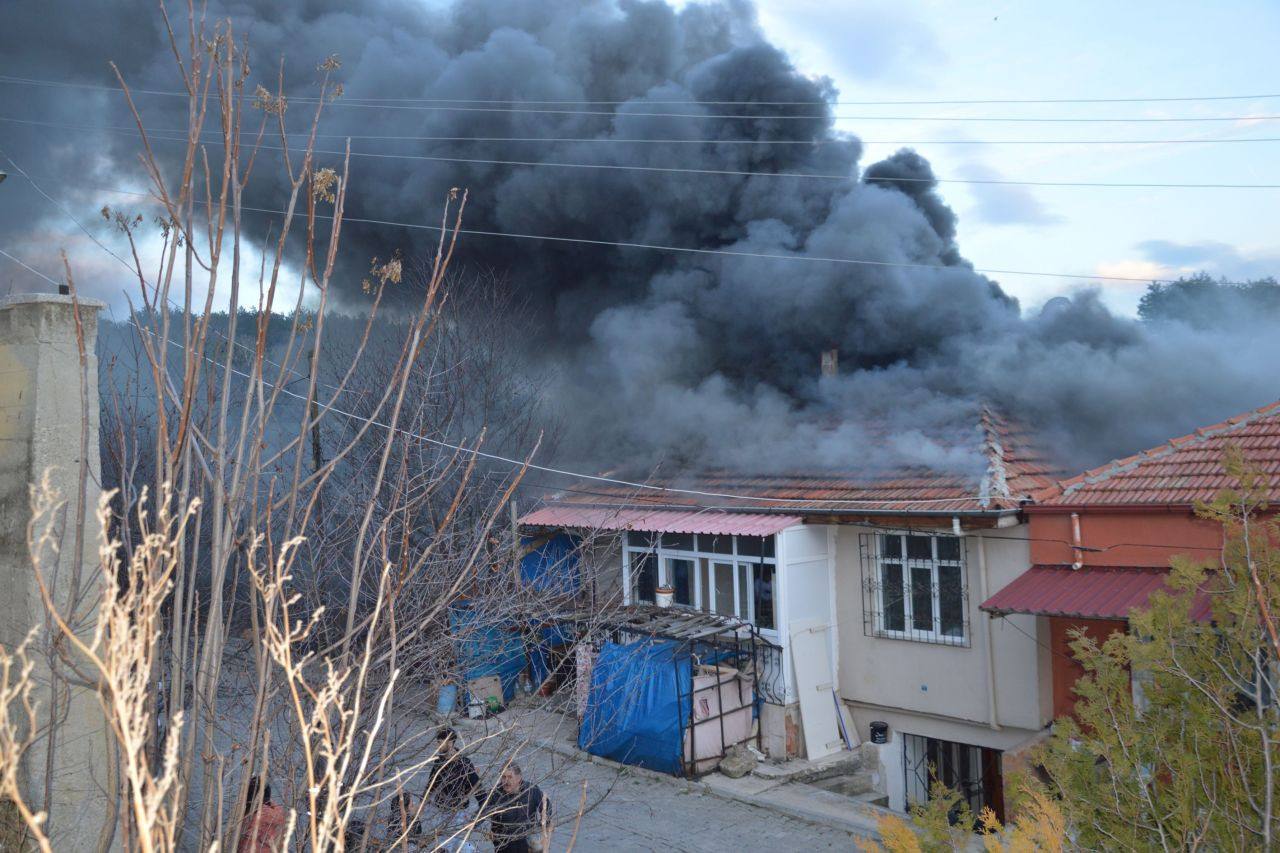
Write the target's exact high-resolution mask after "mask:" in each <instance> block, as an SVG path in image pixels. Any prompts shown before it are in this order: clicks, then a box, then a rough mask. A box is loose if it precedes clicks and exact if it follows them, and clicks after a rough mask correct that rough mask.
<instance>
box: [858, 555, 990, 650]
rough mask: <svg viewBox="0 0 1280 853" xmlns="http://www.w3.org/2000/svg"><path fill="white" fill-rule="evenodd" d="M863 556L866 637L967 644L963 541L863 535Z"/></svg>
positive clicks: (967, 603) (966, 592)
mask: <svg viewBox="0 0 1280 853" xmlns="http://www.w3.org/2000/svg"><path fill="white" fill-rule="evenodd" d="M862 555H863V559H862V571H863V578H862V580H863V626H864V630H865V633H867V634H868V635H871V636H881V637H895V638H898V639H904V640H918V641H920V642H926V643H943V644H947V645H968V643H969V631H968V627H969V625H968V612H969V593H968V590H967V589H966V587H965V583H964V549H963V546H962V543H961V540H960V538H959V537H956V536H929V535H924V534H919V533H876V534H863V536H862Z"/></svg>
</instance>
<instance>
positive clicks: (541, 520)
mask: <svg viewBox="0 0 1280 853" xmlns="http://www.w3.org/2000/svg"><path fill="white" fill-rule="evenodd" d="M800 521H801V519H800V517H799V516H797V515H773V514H769V515H765V514H762V513H751V512H719V511H716V510H706V509H700V510H694V511H689V510H660V509H656V510H655V509H624V508H618V507H587V506H547V507H543V508H542V509H538V510H534V511H533V512H531V513H529V514H528V515H524V516H521V517H520V523H521V524H527V525H530V526H532V527H584V528H590V529H592V530H643V531H646V532H650V533H705V534H709V535H712V536H729V535H733V534H737V535H739V536H772V535H774V534H775V533H778V532H780V531H782V530H785V529H786V528H788V527H790V526H791V525H793V524H799V523H800Z"/></svg>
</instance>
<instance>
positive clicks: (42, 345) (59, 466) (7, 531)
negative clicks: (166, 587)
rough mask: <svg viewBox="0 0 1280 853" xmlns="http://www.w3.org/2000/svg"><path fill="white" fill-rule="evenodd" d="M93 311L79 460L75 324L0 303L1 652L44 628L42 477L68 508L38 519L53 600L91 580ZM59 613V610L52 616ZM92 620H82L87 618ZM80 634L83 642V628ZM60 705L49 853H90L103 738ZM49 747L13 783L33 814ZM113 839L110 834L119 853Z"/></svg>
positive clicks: (97, 726) (88, 309)
mask: <svg viewBox="0 0 1280 853" xmlns="http://www.w3.org/2000/svg"><path fill="white" fill-rule="evenodd" d="M101 307H102V304H101V303H98V302H91V301H82V302H81V309H80V315H81V319H82V322H83V328H84V336H85V344H86V347H87V350H88V353H89V364H88V378H89V381H88V391H89V401H88V414H89V424H88V427H89V434H88V454H87V457H86V458H84V459H81V456H80V443H81V432H82V431H81V399H80V388H81V381H80V379H81V368H80V364H79V351H78V348H77V345H76V333H75V314H74V308H73V306H72V302H71V298H70V297H67V296H52V295H35V296H14V297H7V298H4V299H0V589H2V590H3V591H4V595H3V596H0V643H2V644H3V645H4V646H5V647H6V648H13V647H14V645H16V644H17V643H18V642H20V641H21V639H22V638H23V637H24V636H25V635H26V634H27V632H28V631H29V630H30V629H31V628H32V627H33V626H36V625H43V624H44V607H43V605H42V602H41V597H40V591H39V587H38V585H37V583H36V579H35V575H34V572H33V568H32V560H31V557H30V554H29V551H28V548H27V525H28V524H29V523H31V521H32V508H31V499H30V485H31V483H32V482H35V481H39V480H40V479H41V478H42V477H45V476H46V475H47V476H48V479H49V482H50V484H51V485H52V486H53V488H54V489H56V490H57V491H58V492H59V493H60V494H61V496H62V498H63V500H65V501H66V504H65V506H64V507H63V508H62V509H61V510H60V511H58V512H55V513H53V514H52V516H50V517H42V518H40V519H37V520H36V526H37V528H38V529H41V530H43V529H44V528H45V527H46V522H51V523H52V529H53V531H54V537H55V539H56V540H57V542H58V546H59V551H60V556H55V555H54V554H53V553H52V551H49V550H47V551H46V552H45V554H44V556H43V557H42V560H41V565H42V569H43V570H44V572H45V578H46V582H47V583H48V585H49V586H50V588H51V590H52V595H53V597H54V599H55V600H56V601H58V602H59V603H62V604H65V602H66V601H67V600H68V599H69V598H70V595H71V593H72V590H73V588H74V587H75V586H76V585H77V584H78V586H79V589H80V590H82V591H84V590H89V591H92V590H94V589H96V584H97V580H98V576H97V573H96V571H95V569H96V566H97V550H98V531H97V524H96V518H95V512H96V509H97V502H98V487H97V483H98V482H99V480H100V477H101V474H100V468H99V464H98V461H99V460H98V393H97V392H98V384H97V383H98V368H97V360H96V358H94V356H93V352H94V340H95V337H96V326H97V312H98V309H99V308H101ZM82 463H83V464H84V465H85V466H86V469H87V471H88V474H89V476H88V477H87V479H86V481H85V486H86V494H85V530H84V536H83V546H84V547H83V551H82V552H81V553H79V554H77V553H76V550H75V528H76V515H77V513H76V496H77V491H78V487H79V483H80V478H79V471H80V466H81V464H82ZM60 609H61V610H63V612H67V611H68V608H66V607H65V606H63V607H60ZM89 613H90V614H91V613H92V611H91V610H90V611H89ZM80 627H81V629H82V630H84V631H85V632H86V633H87V632H88V631H89V630H91V628H92V625H91V624H90V623H89V621H88V620H85V621H83V622H81V624H80ZM49 642H50V637H49V634H48V633H47V632H45V631H41V632H40V633H39V634H37V635H36V639H35V643H36V645H35V647H34V648H33V651H35V655H34V660H35V664H36V668H35V670H34V672H33V677H34V678H35V679H36V680H37V682H38V687H37V690H36V694H35V698H36V699H37V700H38V701H39V702H40V705H41V707H40V711H39V714H40V724H41V725H42V727H45V728H47V725H46V724H47V720H48V707H49V701H48V700H49V681H50V669H49V665H48V663H47V660H48V658H47V657H45V656H44V654H42V650H44V649H47V648H48V647H49ZM59 684H60V686H61V688H63V689H64V690H65V691H66V692H65V693H64V695H65V696H66V697H67V699H66V701H65V704H63V706H62V708H61V711H62V713H63V715H64V716H63V720H62V723H61V725H59V726H58V727H57V729H56V730H55V737H54V739H53V744H54V750H53V761H52V767H53V775H52V784H51V788H52V804H51V808H50V817H49V822H48V824H47V826H48V831H49V834H50V836H51V838H52V840H53V847H54V849H55V850H59V851H64V850H65V851H77V850H96V849H98V844H99V839H100V837H101V836H100V833H101V832H102V830H103V827H104V824H105V822H106V818H107V814H108V801H107V793H106V792H107V791H108V790H112V789H114V787H115V786H114V780H113V779H112V778H111V774H110V773H109V772H108V767H107V762H106V756H107V738H106V732H105V727H104V721H103V718H102V712H101V708H100V706H99V705H98V700H97V696H96V694H95V693H94V692H93V691H92V690H88V689H83V688H80V687H76V686H69V685H68V684H67V682H65V681H59ZM47 744H48V739H47V738H42V739H41V740H39V741H37V743H36V744H35V745H34V746H33V748H32V749H31V750H29V751H28V753H27V757H26V761H25V766H24V767H22V768H21V771H20V773H21V782H22V784H23V785H24V788H25V789H26V791H27V799H28V802H30V803H32V804H33V805H35V806H36V807H37V808H42V807H43V802H44V799H43V795H44V787H45V779H46V774H45V763H46V754H47V753H46V748H47ZM118 842H119V836H118V835H117V836H116V844H117V846H118Z"/></svg>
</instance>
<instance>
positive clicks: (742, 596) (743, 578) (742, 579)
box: [737, 563, 751, 619]
mask: <svg viewBox="0 0 1280 853" xmlns="http://www.w3.org/2000/svg"><path fill="white" fill-rule="evenodd" d="M750 591H751V567H750V566H748V565H745V564H742V563H739V564H738V614H737V615H738V618H740V619H750V618H751V608H750V607H748V606H747V599H748V597H749V596H748V594H749V593H750Z"/></svg>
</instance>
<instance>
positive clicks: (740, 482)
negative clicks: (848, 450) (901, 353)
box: [557, 408, 1056, 515]
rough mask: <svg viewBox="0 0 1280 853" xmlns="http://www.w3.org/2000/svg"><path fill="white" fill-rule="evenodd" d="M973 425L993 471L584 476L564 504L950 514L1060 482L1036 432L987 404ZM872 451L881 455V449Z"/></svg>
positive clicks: (1000, 503) (1011, 504)
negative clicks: (625, 480) (618, 480)
mask: <svg viewBox="0 0 1280 853" xmlns="http://www.w3.org/2000/svg"><path fill="white" fill-rule="evenodd" d="M971 429H972V430H973V433H972V434H973V437H974V443H973V447H974V449H975V450H977V451H979V452H980V453H981V454H982V457H983V458H985V460H986V466H985V470H980V471H977V472H974V473H972V474H965V473H956V472H945V471H943V472H940V471H935V470H930V469H929V468H927V467H924V466H916V467H908V468H900V469H897V470H893V471H890V472H885V473H877V474H867V473H860V472H848V473H845V472H841V471H823V472H790V473H782V474H753V473H750V472H747V473H733V472H725V471H717V472H702V473H696V474H694V473H690V474H687V475H685V476H681V477H658V478H652V479H650V480H648V481H647V482H648V484H649V486H650V487H649V488H636V487H633V486H622V485H614V484H611V483H600V482H592V481H584V482H582V483H579V484H575V485H574V486H573V487H572V488H571V489H568V490H566V492H565V493H564V494H563V495H562V496H560V497H559V498H558V500H557V503H559V504H561V505H594V506H600V505H604V506H620V505H621V506H629V507H655V508H656V507H668V508H677V507H684V508H687V507H699V506H708V505H713V506H718V507H725V508H732V509H736V510H752V511H757V512H784V511H785V512H790V513H796V512H846V513H851V514H856V513H859V512H876V513H884V512H892V513H902V514H927V515H948V514H952V513H957V512H966V513H968V512H999V511H1009V510H1014V509H1017V508H1018V507H1019V506H1020V505H1021V504H1022V502H1023V501H1024V500H1027V499H1028V498H1029V497H1030V495H1031V493H1032V492H1034V491H1036V490H1040V489H1044V488H1047V487H1048V486H1050V485H1051V484H1052V483H1053V477H1054V475H1055V473H1056V472H1055V469H1054V468H1053V467H1052V466H1051V464H1050V463H1049V461H1048V460H1047V458H1046V457H1045V456H1044V455H1043V454H1042V453H1040V451H1039V450H1037V449H1036V448H1035V447H1034V446H1033V445H1032V443H1031V440H1030V436H1029V433H1028V432H1027V431H1026V430H1025V429H1023V428H1021V427H1019V426H1017V425H1015V424H1013V423H1011V422H1010V421H1007V420H1005V419H1004V418H1002V417H1000V416H998V415H996V414H994V413H992V412H990V411H988V410H987V409H985V408H984V409H982V410H981V411H980V412H978V413H977V417H976V418H975V423H974V426H973V427H971ZM864 452H869V453H874V448H868V449H867V450H866V451H864Z"/></svg>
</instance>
